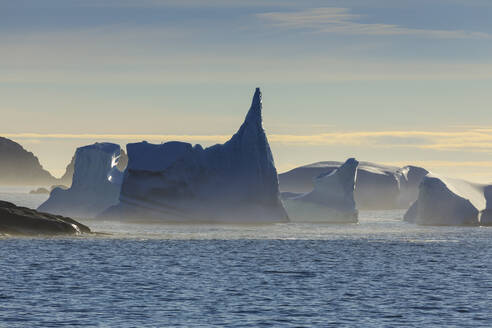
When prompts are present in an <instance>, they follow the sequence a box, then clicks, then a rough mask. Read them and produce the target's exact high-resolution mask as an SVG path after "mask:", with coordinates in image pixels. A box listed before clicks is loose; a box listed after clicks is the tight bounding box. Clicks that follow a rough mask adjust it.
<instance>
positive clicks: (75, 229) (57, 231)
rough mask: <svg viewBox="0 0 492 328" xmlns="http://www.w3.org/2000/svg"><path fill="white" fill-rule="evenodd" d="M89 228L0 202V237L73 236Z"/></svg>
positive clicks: (88, 230) (54, 216)
mask: <svg viewBox="0 0 492 328" xmlns="http://www.w3.org/2000/svg"><path fill="white" fill-rule="evenodd" d="M90 232H91V230H90V229H89V227H87V226H85V225H83V224H81V223H79V222H77V221H75V220H73V219H71V218H67V217H63V216H60V215H53V214H48V213H42V212H38V211H36V210H33V209H30V208H26V207H18V206H16V205H14V204H12V203H9V202H4V201H0V235H1V234H6V235H24V236H33V235H34V236H36V235H45V236H46V235H48V236H49V235H75V234H80V233H90Z"/></svg>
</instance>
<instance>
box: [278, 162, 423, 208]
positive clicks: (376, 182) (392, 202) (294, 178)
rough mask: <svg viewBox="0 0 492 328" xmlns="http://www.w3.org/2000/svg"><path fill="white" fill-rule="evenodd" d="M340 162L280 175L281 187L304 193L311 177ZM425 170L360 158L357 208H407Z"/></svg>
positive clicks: (329, 170) (415, 194) (311, 180)
mask: <svg viewBox="0 0 492 328" xmlns="http://www.w3.org/2000/svg"><path fill="white" fill-rule="evenodd" d="M342 164H343V163H342V162H336V161H325V162H317V163H313V164H309V165H305V166H301V167H298V168H295V169H293V170H290V171H288V172H285V173H282V174H280V175H279V183H280V191H281V192H283V193H285V192H290V193H306V192H309V191H311V190H312V189H313V179H314V178H315V177H317V176H319V175H320V174H323V173H330V172H332V171H334V170H336V169H337V168H339V167H340V166H341V165H342ZM427 172H428V171H427V170H425V169H423V168H421V167H416V166H405V167H403V168H399V167H396V166H388V165H381V164H376V163H371V162H360V163H359V166H358V169H357V177H356V183H355V192H354V199H355V203H356V204H357V208H358V209H359V210H361V209H362V210H387V209H406V208H408V207H409V206H410V205H411V204H412V203H413V202H414V201H415V200H416V199H417V195H418V185H419V183H420V181H421V180H422V178H423V177H424V176H425V174H427Z"/></svg>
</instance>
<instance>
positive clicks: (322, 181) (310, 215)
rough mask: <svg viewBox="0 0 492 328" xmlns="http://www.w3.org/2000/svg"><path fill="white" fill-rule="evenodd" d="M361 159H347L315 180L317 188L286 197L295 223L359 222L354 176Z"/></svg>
mask: <svg viewBox="0 0 492 328" xmlns="http://www.w3.org/2000/svg"><path fill="white" fill-rule="evenodd" d="M358 164H359V162H357V161H356V160H355V159H353V158H350V159H348V160H347V161H346V162H345V163H344V164H343V165H342V166H340V167H339V168H337V169H335V170H333V171H331V172H330V173H326V174H321V175H319V176H318V177H316V178H315V179H314V189H313V190H312V191H311V192H309V193H306V194H302V195H300V196H294V197H289V196H288V195H287V197H286V198H284V199H283V203H284V206H285V208H286V210H287V214H288V215H289V218H290V219H291V220H292V221H294V222H320V223H356V222H357V214H358V212H357V209H356V207H355V201H354V187H355V175H356V172H357V166H358Z"/></svg>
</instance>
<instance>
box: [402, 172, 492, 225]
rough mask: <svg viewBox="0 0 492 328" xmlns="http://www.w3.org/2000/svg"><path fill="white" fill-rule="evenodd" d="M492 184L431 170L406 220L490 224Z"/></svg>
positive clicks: (432, 222)
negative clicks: (470, 180)
mask: <svg viewBox="0 0 492 328" xmlns="http://www.w3.org/2000/svg"><path fill="white" fill-rule="evenodd" d="M491 188H492V186H491V185H484V184H477V183H472V182H468V181H465V180H460V179H452V178H446V177H441V176H438V175H435V174H428V175H427V176H426V177H425V178H424V179H423V180H422V183H421V184H420V192H419V196H418V199H417V200H416V201H415V203H414V204H413V205H412V206H411V207H410V208H409V209H408V211H407V212H406V214H405V220H406V221H408V222H413V223H417V224H422V225H479V224H481V225H488V224H491V219H490V208H489V207H488V206H490V205H491V204H490V200H491V199H492V197H491V196H492V195H491V192H490V191H491Z"/></svg>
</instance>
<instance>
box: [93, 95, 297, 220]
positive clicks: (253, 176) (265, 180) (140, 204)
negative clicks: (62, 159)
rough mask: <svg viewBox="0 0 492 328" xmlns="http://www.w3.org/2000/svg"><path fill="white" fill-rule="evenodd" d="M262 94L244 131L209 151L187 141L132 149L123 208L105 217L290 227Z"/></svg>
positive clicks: (130, 146) (255, 99) (143, 144)
mask: <svg viewBox="0 0 492 328" xmlns="http://www.w3.org/2000/svg"><path fill="white" fill-rule="evenodd" d="M261 111H262V102H261V92H260V90H259V89H256V92H255V94H254V96H253V101H252V104H251V108H250V109H249V112H248V114H247V115H246V118H245V120H244V123H243V124H242V125H241V127H240V129H239V131H238V132H237V133H236V134H235V135H234V136H232V138H231V139H230V140H229V141H227V142H226V143H225V144H223V145H221V144H218V145H214V146H211V147H208V148H206V149H203V148H202V147H201V146H200V145H195V146H192V145H191V144H189V143H184V142H177V141H173V142H167V143H164V144H158V145H155V144H149V143H147V142H140V143H132V144H128V145H127V153H128V157H129V162H128V167H127V170H126V172H125V176H124V179H123V185H122V189H121V195H120V198H119V200H120V203H119V204H118V205H116V206H113V207H112V208H110V209H108V210H107V211H105V212H104V213H103V214H102V215H101V218H115V219H119V220H125V219H126V220H150V221H160V222H209V223H210V222H235V223H251V222H260V223H267V222H285V221H288V218H287V214H286V212H285V210H284V208H283V205H282V203H281V201H280V198H279V190H278V180H277V171H276V169H275V164H274V160H273V156H272V153H271V151H270V146H269V144H268V141H267V137H266V135H265V132H264V130H263V127H262V117H261Z"/></svg>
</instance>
